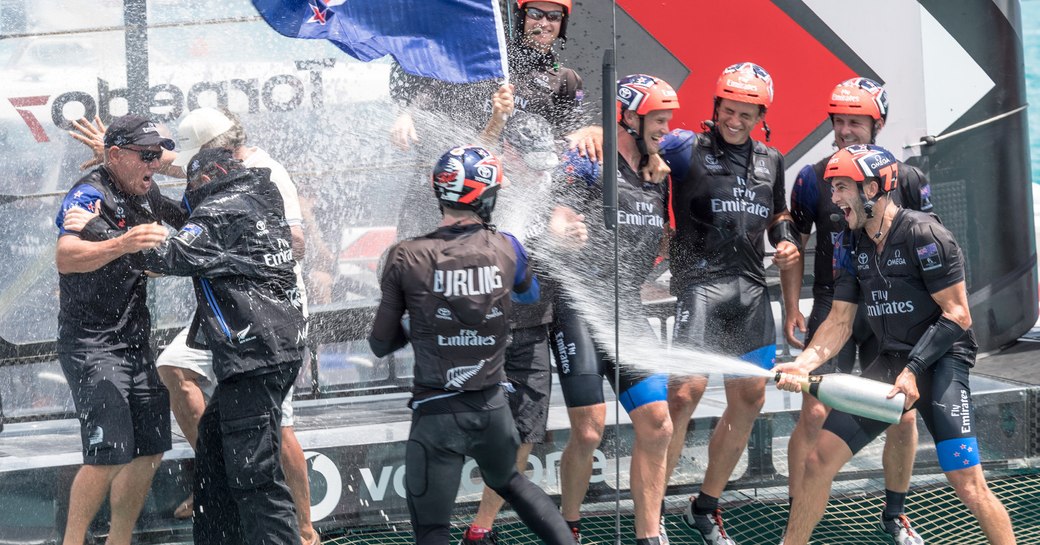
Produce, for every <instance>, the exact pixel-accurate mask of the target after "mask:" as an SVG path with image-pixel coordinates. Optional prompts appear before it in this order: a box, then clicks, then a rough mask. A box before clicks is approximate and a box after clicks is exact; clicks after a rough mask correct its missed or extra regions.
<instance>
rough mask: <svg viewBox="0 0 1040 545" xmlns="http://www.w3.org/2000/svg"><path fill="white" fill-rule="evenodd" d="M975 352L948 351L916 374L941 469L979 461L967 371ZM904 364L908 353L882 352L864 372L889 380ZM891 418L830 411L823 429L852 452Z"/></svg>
mask: <svg viewBox="0 0 1040 545" xmlns="http://www.w3.org/2000/svg"><path fill="white" fill-rule="evenodd" d="M972 363H973V358H972V357H970V356H966V355H962V354H955V353H954V354H951V353H947V354H946V355H944V356H943V357H941V358H939V361H937V362H935V364H934V365H932V367H931V368H929V369H928V371H927V372H925V373H924V374H922V375H921V376H920V377H918V379H917V390H918V391H919V392H920V394H921V397H920V399H918V400H917V403H915V404H914V407H913V408H915V409H917V410H918V411H919V412H920V414H921V419H922V420H924V424H925V426H926V427H927V428H928V432H929V433H931V435H932V439H933V440H934V441H935V450H936V454H937V456H938V457H939V465H940V466H942V469H943V471H954V470H957V469H964V468H967V467H972V466H974V465H977V464H978V463H979V444H978V440H977V439H976V438H975V410H974V407H973V405H972V402H971V388H970V386H969V385H968V376H969V371H970V369H971V365H972ZM905 366H906V357H905V354H904V355H891V354H881V355H880V356H879V357H878V359H876V360H874V362H873V363H871V364H870V365H869V366H868V367H867V368H866V369H864V370H863V376H865V377H867V378H872V379H874V380H880V381H882V382H887V383H889V384H891V383H893V382H895V379H896V377H897V376H899V373H900V372H902V370H903V368H904V367H905ZM888 427H889V424H887V423H885V422H879V421H877V420H871V419H869V418H863V417H859V416H852V415H850V414H847V413H843V412H841V411H831V412H830V415H829V416H828V417H827V420H826V422H824V424H823V429H825V430H827V431H830V432H832V433H834V434H835V435H837V436H838V437H839V438H841V439H842V440H843V441H844V442H845V444H847V445H848V446H849V448H850V449H851V450H852V453H853V454H855V453H856V452H859V450H860V449H862V448H863V447H864V446H866V445H867V444H868V443H870V442H871V441H873V440H874V439H875V438H876V437H877V436H878V435H881V432H883V431H885V430H886V429H887V428H888Z"/></svg>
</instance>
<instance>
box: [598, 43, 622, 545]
mask: <svg viewBox="0 0 1040 545" xmlns="http://www.w3.org/2000/svg"><path fill="white" fill-rule="evenodd" d="M611 34H613V26H612V27H611ZM616 70H617V69H616V66H615V59H614V49H613V48H609V49H607V50H606V51H604V52H603V157H602V159H603V225H604V226H605V227H606V228H607V229H609V230H611V231H614V384H620V382H619V381H620V380H621V377H620V374H621V335H620V333H621V328H620V325H621V322H620V320H621V316H620V315H619V313H620V305H619V304H618V301H619V296H620V293H619V288H620V286H619V279H618V267H619V266H620V263H619V261H620V260H619V254H618V243H619V242H620V241H619V238H618V233H619V231H618V228H617V207H618V204H617V202H618V194H617V191H618V188H617V160H618V156H617V129H616V126H617V117H616V116H617V113H616V110H617V96H616V95H617V91H616V90H615V87H616V86H617V75H616V74H615V72H616ZM620 415H621V404H620V400H619V399H618V398H616V397H615V398H614V481H615V483H614V543H615V544H616V545H620V544H621V433H620V432H621V426H620V422H619V420H620Z"/></svg>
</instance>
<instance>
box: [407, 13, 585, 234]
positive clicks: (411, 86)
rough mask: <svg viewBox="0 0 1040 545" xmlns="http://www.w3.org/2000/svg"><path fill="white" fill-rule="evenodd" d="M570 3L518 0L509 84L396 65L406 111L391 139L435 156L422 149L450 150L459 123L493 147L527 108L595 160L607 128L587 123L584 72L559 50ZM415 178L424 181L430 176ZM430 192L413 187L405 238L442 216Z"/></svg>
mask: <svg viewBox="0 0 1040 545" xmlns="http://www.w3.org/2000/svg"><path fill="white" fill-rule="evenodd" d="M571 4H572V2H571V0H549V1H532V0H517V9H516V10H515V12H514V14H515V19H514V23H515V24H514V28H515V29H516V32H515V33H514V36H515V37H514V39H513V40H512V41H511V42H509V46H508V48H507V51H506V53H507V58H508V63H509V81H510V83H509V84H508V85H499V84H498V83H496V82H494V81H487V82H480V83H474V84H466V85H458V84H451V83H446V82H442V81H437V80H433V79H428V78H422V77H418V76H414V75H411V74H407V73H405V72H404V71H402V70H401V68H400V66H398V65H394V67H393V68H392V69H391V72H390V96H391V97H392V98H393V99H394V100H395V102H397V103H398V104H399V105H400V106H401V109H402V112H401V114H400V115H399V116H398V118H397V119H396V120H395V122H394V126H393V128H392V129H391V136H390V137H391V142H393V143H394V145H395V146H397V147H398V148H400V149H403V150H407V149H410V148H411V146H412V145H413V144H419V153H418V156H419V157H423V156H432V154H429V153H424V151H423V150H424V149H430V148H434V149H443V147H444V146H445V145H447V143H446V142H445V141H444V139H445V138H446V137H450V138H452V139H457V134H456V131H445V130H444V127H446V126H452V125H453V124H454V125H455V126H456V127H458V128H459V129H458V130H464V131H474V132H479V135H478V136H477V140H479V141H480V142H482V143H485V144H487V145H494V144H496V143H497V142H498V138H499V135H500V134H501V132H502V130H503V129H504V127H505V124H506V122H507V121H506V120H507V119H508V118H509V116H510V115H512V114H513V112H514V111H524V112H528V113H532V114H537V115H540V116H542V117H543V118H545V119H546V120H547V121H549V123H550V124H551V125H552V127H553V133H554V136H555V137H556V138H557V139H563V138H567V139H569V140H570V141H571V143H572V145H574V146H577V147H578V149H580V150H581V152H582V153H585V154H588V155H591V156H592V157H594V158H595V157H596V156H597V153H599V152H598V150H599V149H600V148H602V140H603V137H602V130H601V129H600V128H599V127H584V128H580V127H581V125H582V122H583V121H584V117H585V114H584V109H583V107H582V99H583V97H584V91H583V90H582V80H581V77H580V76H579V75H578V73H577V72H575V71H574V70H572V69H570V68H567V67H565V66H562V65H561V64H560V60H559V57H558V56H557V54H556V52H555V51H554V50H553V46H554V44H555V43H556V42H557V40H560V41H561V42H565V41H566V39H567V32H566V30H567V23H568V21H569V19H570V16H571V12H572V9H571V8H572V5H571ZM417 120H418V121H419V122H418V123H417V122H416V121H417ZM417 125H418V126H417ZM416 179H425V175H418V176H416ZM427 191H428V189H427V188H426V185H425V183H416V184H412V185H411V186H409V188H408V191H407V193H406V196H405V199H404V205H403V206H402V208H401V214H400V219H399V221H398V238H406V237H408V236H413V235H418V234H422V233H425V232H427V231H428V230H429V229H432V228H433V226H434V225H435V224H436V222H437V221H439V217H440V216H439V215H438V214H437V213H436V210H435V209H433V208H432V203H430V202H429V199H428V198H427V195H426V192H427Z"/></svg>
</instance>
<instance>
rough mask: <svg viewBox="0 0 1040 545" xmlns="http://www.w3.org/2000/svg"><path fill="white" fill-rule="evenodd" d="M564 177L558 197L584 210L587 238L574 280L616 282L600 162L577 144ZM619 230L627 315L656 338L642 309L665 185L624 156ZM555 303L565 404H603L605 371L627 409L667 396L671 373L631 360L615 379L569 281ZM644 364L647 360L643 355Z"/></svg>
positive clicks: (555, 344) (644, 334) (660, 231)
mask: <svg viewBox="0 0 1040 545" xmlns="http://www.w3.org/2000/svg"><path fill="white" fill-rule="evenodd" d="M561 168H562V173H563V178H564V182H563V183H561V184H560V185H559V187H560V189H559V196H558V198H557V202H559V203H560V204H563V205H566V206H570V207H571V208H573V209H574V210H575V211H576V212H578V213H580V214H584V215H585V222H586V224H587V225H588V231H589V240H588V243H587V244H586V245H585V247H584V248H583V249H582V250H581V251H579V252H576V255H574V257H573V262H574V263H575V266H574V267H573V268H572V269H571V273H572V274H575V275H577V276H578V278H577V279H576V283H577V284H580V285H581V286H582V287H584V288H585V289H584V291H587V290H588V288H589V287H593V288H594V289H596V290H597V291H596V294H599V293H601V292H600V291H599V290H601V289H603V288H606V287H607V286H612V285H613V283H614V275H613V272H614V267H613V252H612V251H611V249H612V248H613V233H612V232H611V231H608V230H607V229H606V228H605V227H604V225H603V223H602V219H601V218H602V217H603V216H602V213H601V211H600V207H601V204H602V202H603V187H602V180H601V174H600V173H601V170H600V165H599V163H595V162H592V161H590V160H589V159H588V158H587V157H582V156H580V155H579V154H578V153H577V152H576V151H573V150H572V151H569V152H567V153H566V154H565V155H564V161H563V163H562V164H561ZM617 178H618V229H620V233H619V239H620V240H621V247H620V248H619V249H618V252H619V253H620V255H621V256H622V257H621V259H622V260H623V261H624V265H623V266H622V267H621V268H620V269H619V273H618V283H619V285H620V286H621V292H620V301H619V304H620V306H621V311H620V312H621V316H622V320H623V322H624V323H626V324H637V325H635V326H634V327H635V329H636V331H634V333H635V334H636V335H638V336H639V337H640V338H642V339H654V338H655V337H654V332H653V330H652V328H651V327H650V324H649V322H647V320H646V318H645V314H644V312H643V306H642V301H641V299H640V292H639V288H640V286H642V285H643V282H645V281H646V279H647V276H648V275H649V274H650V271H651V270H652V269H653V267H654V263H655V261H656V259H657V256H658V253H659V251H660V247H661V238H662V237H663V236H664V225H665V223H666V220H665V217H666V216H665V214H666V210H667V208H666V203H667V198H668V197H667V194H668V192H667V186H666V185H665V184H650V183H644V182H643V181H642V178H641V177H640V176H639V175H638V174H637V173H636V172H635V171H634V170H632V168H631V167H630V166H629V165H628V162H627V161H626V160H625V159H624V158H623V157H621V156H620V155H619V156H618V172H617ZM561 283H562V285H563V289H562V290H561V291H560V295H561V296H559V297H557V298H556V303H555V317H554V319H553V323H552V325H551V326H550V328H549V329H550V337H551V339H550V347H551V348H552V350H553V355H554V356H555V358H556V368H557V371H558V373H559V376H560V389H561V390H562V391H563V397H564V400H565V401H566V404H567V407H569V408H574V407H586V406H589V405H597V404H600V403H603V401H604V399H603V377H606V378H607V379H608V380H609V381H610V382H611V386H613V387H614V391H615V392H617V395H618V397H619V398H620V400H621V404H622V405H623V406H624V407H625V410H627V411H628V412H632V411H633V410H635V409H637V408H638V407H641V406H643V405H646V404H648V403H653V402H656V401H665V400H667V398H668V395H667V382H668V377H667V375H664V374H653V375H649V376H647V374H646V373H645V372H636V371H634V370H632V369H630V368H628V367H622V368H621V370H620V383H618V384H614V362H613V359H612V358H610V357H609V356H608V355H607V354H606V353H605V352H604V351H603V350H602V349H601V347H600V346H597V344H596V343H595V341H594V336H593V332H592V331H591V330H590V327H589V324H587V323H586V321H585V319H584V318H583V317H582V315H581V314H580V312H579V311H578V309H577V308H576V305H575V303H574V300H573V299H574V294H570V295H568V294H567V293H566V291H567V283H566V282H563V281H561ZM622 338H624V337H622ZM644 363H646V362H644Z"/></svg>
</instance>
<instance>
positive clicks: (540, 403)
mask: <svg viewBox="0 0 1040 545" xmlns="http://www.w3.org/2000/svg"><path fill="white" fill-rule="evenodd" d="M512 336H513V342H512V343H511V344H510V345H509V348H507V349H506V363H505V371H506V379H507V380H509V385H510V386H511V390H512V391H510V392H509V396H508V397H509V409H510V410H511V411H512V413H513V420H514V421H515V422H516V431H518V432H519V433H520V442H521V443H541V442H543V441H545V425H546V423H547V422H548V420H549V392H550V391H551V390H552V374H551V373H552V371H551V364H550V358H549V337H548V331H547V328H546V326H544V325H540V326H535V327H523V328H518V329H514V330H513V331H512Z"/></svg>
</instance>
